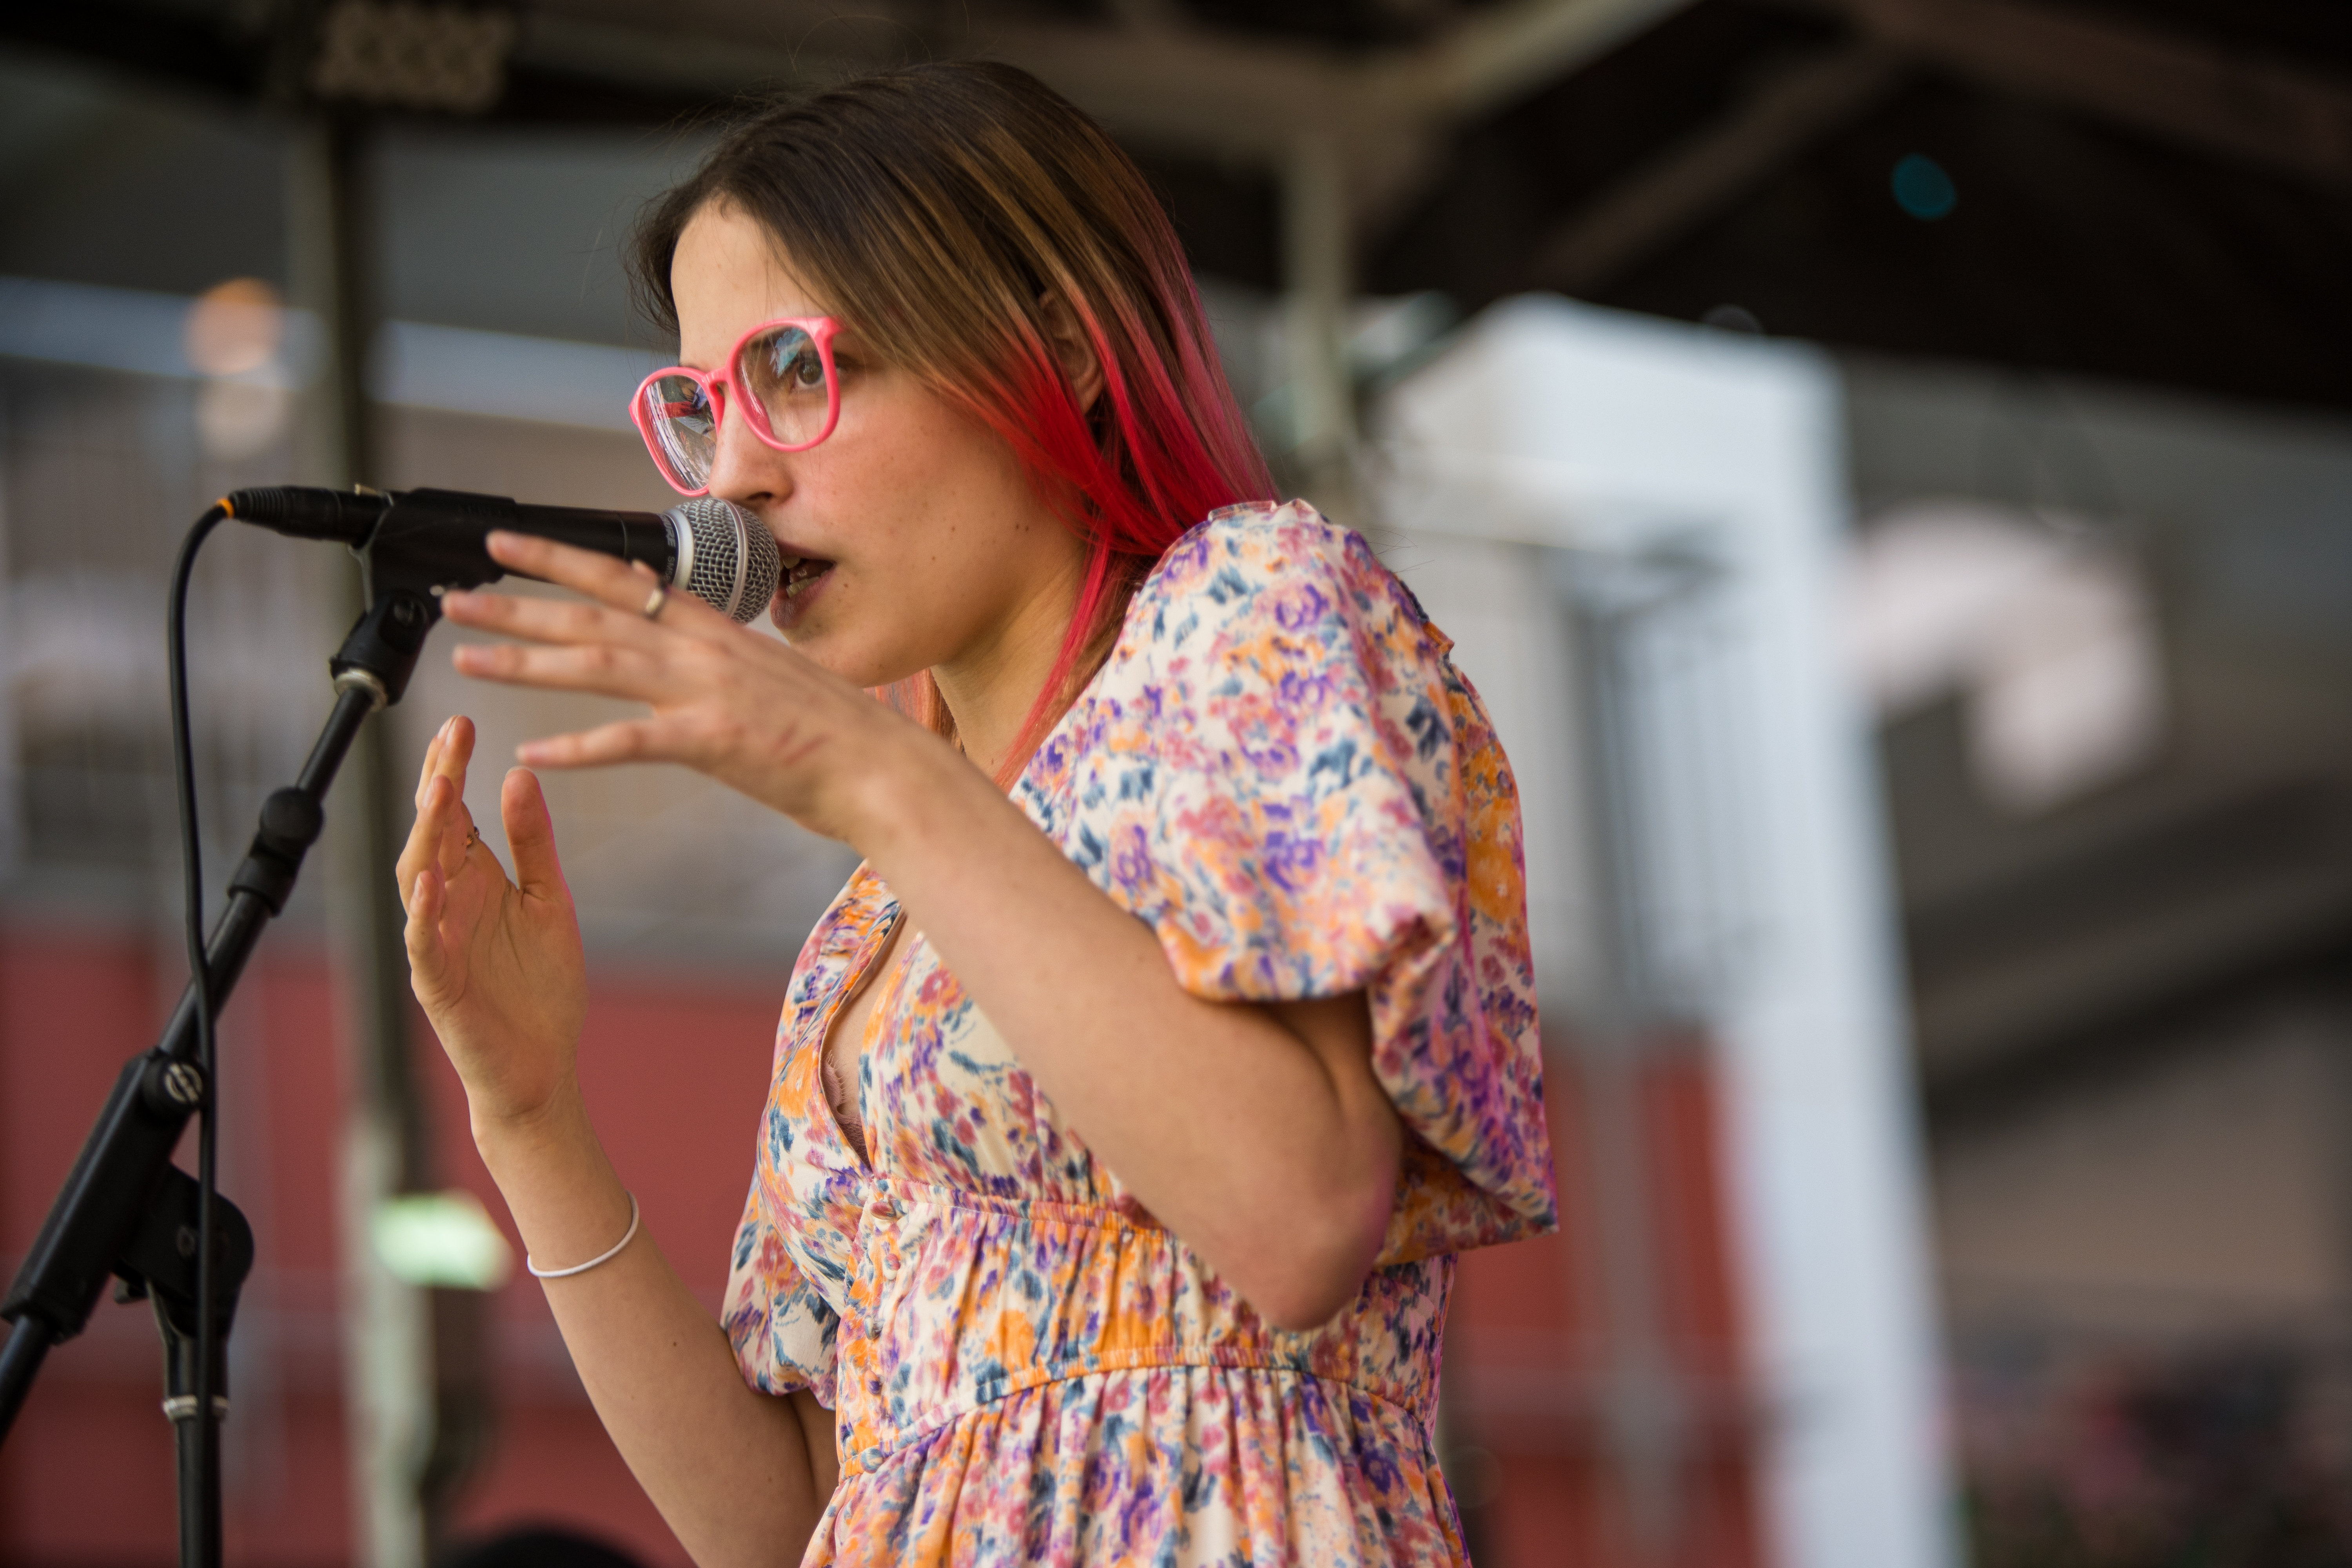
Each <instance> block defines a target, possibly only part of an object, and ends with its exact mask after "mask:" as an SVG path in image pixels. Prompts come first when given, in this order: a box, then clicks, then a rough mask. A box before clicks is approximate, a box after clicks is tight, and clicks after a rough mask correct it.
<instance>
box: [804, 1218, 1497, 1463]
mask: <svg viewBox="0 0 2352 1568" xmlns="http://www.w3.org/2000/svg"><path fill="white" fill-rule="evenodd" d="M1453 1273H1454V1270H1453V1260H1452V1259H1451V1258H1443V1257H1441V1258H1427V1259H1423V1260H1421V1261H1418V1262H1413V1263H1404V1264H1398V1265H1394V1266H1391V1267H1389V1268H1380V1269H1376V1270H1374V1271H1373V1273H1372V1275H1371V1276H1370V1279H1367V1280H1366V1282H1365V1287H1364V1289H1363V1291H1362V1292H1361V1293H1360V1295H1359V1296H1358V1297H1357V1299H1356V1300H1355V1301H1354V1302H1353V1303H1352V1304H1351V1305H1350V1306H1349V1307H1348V1308H1347V1309H1346V1310H1343V1311H1341V1312H1340V1313H1339V1315H1338V1316H1337V1317H1335V1318H1333V1319H1332V1320H1331V1321H1329V1322H1328V1323H1325V1324H1323V1325H1322V1326H1321V1327H1319V1328H1317V1329H1313V1330H1309V1331H1305V1332H1291V1331H1286V1330H1282V1329H1277V1328H1275V1327H1272V1326H1271V1325H1269V1324H1267V1323H1266V1322H1265V1321H1264V1320H1263V1319H1261V1318H1259V1317H1258V1315H1257V1314H1256V1313H1255V1311H1254V1310H1251V1308H1250V1307H1249V1305H1248V1303H1247V1302H1246V1301H1244V1300H1242V1299H1241V1297H1240V1296H1238V1295H1237V1294H1236V1293H1235V1292H1234V1290H1233V1289H1232V1288H1231V1287H1230V1286H1228V1285H1227V1284H1225V1283H1224V1281H1223V1279H1220V1278H1219V1277H1218V1276H1217V1275H1216V1274H1215V1273H1214V1272H1213V1271H1212V1270H1211V1269H1210V1268H1208V1267H1207V1266H1206V1265H1205V1264H1203V1263H1202V1261H1201V1260H1200V1258H1198V1257H1197V1256H1196V1255H1195V1254H1194V1253H1193V1252H1192V1249H1191V1248H1190V1247H1186V1246H1185V1245H1184V1244H1183V1243H1182V1242H1181V1241H1180V1240H1179V1239H1177V1237H1175V1236H1174V1235H1173V1234H1171V1232H1169V1231H1168V1230H1166V1229H1165V1228H1163V1227H1162V1226H1159V1225H1157V1224H1155V1223H1153V1222H1152V1221H1151V1220H1150V1219H1149V1218H1148V1217H1146V1216H1142V1215H1137V1214H1130V1213H1129V1212H1127V1211H1125V1210H1123V1209H1122V1208H1120V1207H1118V1206H1115V1205H1110V1204H1099V1205H1095V1204H1083V1203H1069V1202H1055V1201H1048V1200H1041V1199H1030V1198H1017V1197H998V1196H995V1195H992V1194H983V1193H977V1192H972V1191H970V1190H967V1189H962V1188H957V1187H950V1186H945V1185H940V1184H919V1183H909V1182H905V1181H900V1180H897V1179H877V1180H876V1182H875V1183H874V1190H873V1192H872V1194H870V1195H869V1196H868V1198H867V1200H866V1205H865V1208H864V1212H863V1214H862V1215H861V1216H860V1222H859V1225H858V1230H857V1237H856V1260H855V1266H854V1269H853V1272H852V1276H851V1279H850V1286H849V1298H850V1300H849V1310H847V1311H845V1313H844V1314H843V1316H842V1322H841V1329H840V1338H839V1347H840V1356H841V1361H840V1368H839V1373H840V1375H839V1380H838V1397H839V1400H840V1409H839V1410H838V1411H837V1412H836V1415H837V1418H838V1420H839V1424H840V1427H841V1432H842V1436H843V1439H844V1441H843V1447H844V1458H845V1459H846V1460H848V1461H849V1462H850V1463H851V1464H852V1465H853V1467H855V1468H865V1467H866V1466H867V1465H870V1464H871V1463H873V1462H875V1461H877V1460H878V1459H879V1458H882V1457H884V1456H886V1455H887V1454H888V1453H890V1452H891V1451H893V1450H895V1449H897V1448H898V1447H903V1446H904V1445H905V1444H907V1443H908V1442H911V1441H913V1440H915V1439H916V1438H918V1437H919V1436H922V1435H923V1434H925V1433H927V1432H929V1431H931V1430H933V1429H934V1428H936V1427H938V1426H942V1425H944V1424H946V1423H947V1422H949V1421H950V1420H953V1419H954V1418H955V1417H956V1416H958V1415H961V1414H963V1413H964V1412H966V1411H970V1410H973V1409H977V1408H979V1407H980V1406H982V1405H987V1404H990V1403H992V1402H993V1401H995V1400H998V1399H1003V1398H1005V1397H1007V1396H1009V1395H1011V1394H1017V1393H1020V1392H1022V1391H1023V1390H1024V1389H1029V1388H1034V1387H1039V1386H1042V1385H1044V1384H1049V1383H1055V1382H1060V1381H1062V1380H1064V1379H1066V1378H1071V1377H1081V1376H1086V1375H1088V1374H1090V1373H1103V1372H1116V1371H1126V1370H1134V1369H1139V1368H1147V1367H1158V1366H1216V1367H1226V1368H1236V1369H1245V1368H1264V1369H1266V1370H1270V1371H1286V1372H1295V1373H1304V1374H1307V1375H1309V1376H1314V1377H1318V1378H1325V1379H1328V1380H1331V1381H1335V1382H1339V1383H1342V1384H1349V1385H1350V1386H1352V1387H1355V1388H1359V1389H1361V1390H1362V1391H1363V1392H1365V1393H1367V1394H1371V1395H1373V1396H1375V1397H1377V1398H1380V1399H1381V1400H1384V1401H1386V1402H1388V1403H1390V1404H1392V1405H1399V1406H1402V1408H1404V1409H1405V1410H1407V1411H1408V1412H1410V1413H1411V1414H1412V1415H1413V1416H1414V1417H1415V1418H1416V1419H1417V1420H1419V1421H1420V1422H1421V1423H1422V1424H1423V1426H1426V1425H1427V1424H1428V1423H1429V1422H1430V1421H1431V1420H1432V1419H1433V1416H1434V1414H1435V1403H1436V1392H1437V1369H1438V1361H1439V1345H1440V1342H1441V1340H1442V1338H1443V1335H1444V1326H1445V1302H1446V1296H1447V1293H1448V1290H1449V1289H1450V1287H1451V1285H1452V1281H1453Z"/></svg>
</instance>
